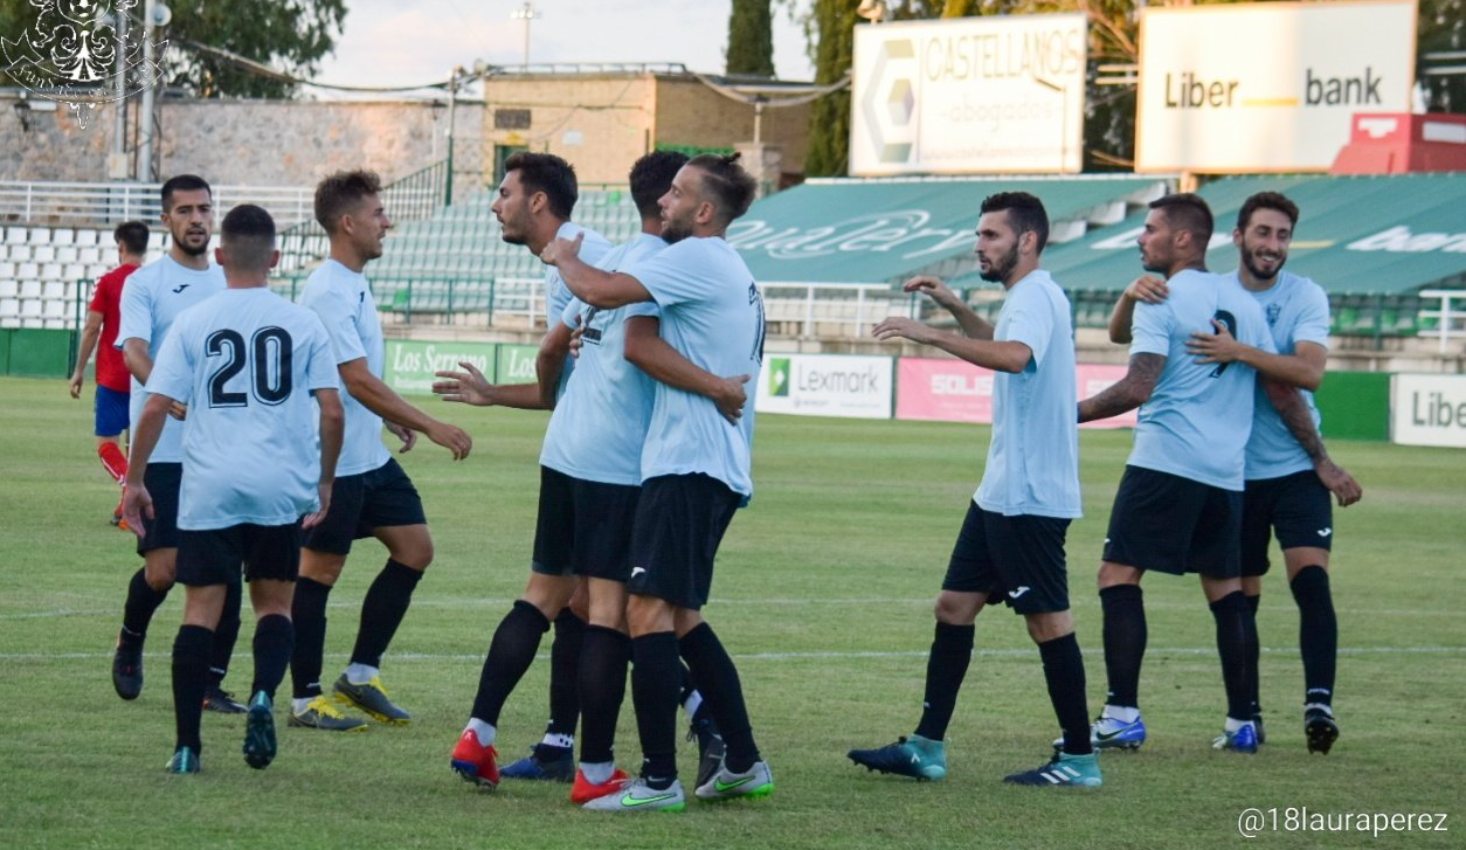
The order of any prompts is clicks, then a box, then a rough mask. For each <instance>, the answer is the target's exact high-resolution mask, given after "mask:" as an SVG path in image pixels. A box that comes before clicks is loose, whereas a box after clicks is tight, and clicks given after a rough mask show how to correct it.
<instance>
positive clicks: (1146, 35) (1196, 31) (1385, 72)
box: [1135, 0, 1416, 174]
mask: <svg viewBox="0 0 1466 850" xmlns="http://www.w3.org/2000/svg"><path fill="white" fill-rule="evenodd" d="M1415 15H1416V8H1415V2H1414V0H1404V2H1401V1H1400V0H1381V1H1380V2H1360V3H1248V4H1236V5H1231V4H1229V5H1216V6H1189V7H1185V8H1146V9H1143V10H1142V11H1141V17H1140V90H1139V93H1138V105H1137V107H1136V120H1135V125H1136V136H1135V170H1136V171H1197V172H1202V173H1207V174H1226V173H1256V172H1296V171H1327V170H1328V169H1329V166H1330V165H1332V164H1333V161H1334V157H1335V156H1337V155H1338V153H1339V149H1340V148H1341V147H1343V146H1344V145H1345V144H1347V143H1348V141H1349V133H1350V129H1351V127H1350V120H1351V116H1353V114H1354V113H1356V112H1409V111H1411V110H1410V106H1411V90H1412V88H1413V87H1414V85H1415V74H1414V66H1415Z"/></svg>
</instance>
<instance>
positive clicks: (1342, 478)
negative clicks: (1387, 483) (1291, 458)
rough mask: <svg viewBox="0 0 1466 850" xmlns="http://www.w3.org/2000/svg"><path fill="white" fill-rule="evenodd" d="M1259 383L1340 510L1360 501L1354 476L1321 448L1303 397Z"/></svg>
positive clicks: (1277, 384)
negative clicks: (1332, 495)
mask: <svg viewBox="0 0 1466 850" xmlns="http://www.w3.org/2000/svg"><path fill="white" fill-rule="evenodd" d="M1260 380H1262V382H1263V384H1262V386H1263V389H1264V390H1265V391H1266V392H1267V397H1268V401H1271V402H1272V404H1273V407H1275V408H1277V409H1278V414H1279V415H1280V416H1282V417H1283V424H1285V425H1287V426H1288V431H1289V433H1291V434H1292V435H1293V439H1295V440H1297V441H1298V445H1300V446H1302V447H1303V451H1304V452H1305V453H1307V455H1308V457H1309V459H1310V460H1312V461H1313V471H1314V472H1315V473H1316V474H1317V475H1318V480H1319V481H1322V482H1323V486H1325V487H1327V488H1328V490H1329V492H1330V493H1333V494H1334V497H1335V498H1336V499H1338V500H1339V507H1341V508H1347V507H1348V506H1350V505H1352V504H1354V503H1355V502H1357V501H1359V500H1360V498H1362V497H1363V496H1364V490H1363V488H1361V487H1360V486H1359V482H1357V481H1355V480H1354V476H1352V475H1350V474H1349V473H1348V472H1346V471H1345V470H1344V469H1343V468H1342V467H1340V466H1339V465H1338V464H1336V463H1334V462H1333V460H1332V459H1331V458H1329V453H1328V450H1327V449H1325V448H1324V445H1323V437H1322V436H1321V435H1320V434H1319V433H1318V428H1317V427H1315V426H1314V424H1313V417H1312V416H1310V415H1309V413H1308V405H1306V404H1304V402H1303V396H1301V395H1300V394H1299V393H1298V391H1297V390H1296V389H1294V388H1293V387H1291V386H1289V385H1287V384H1284V383H1280V382H1278V381H1274V380H1271V379H1268V378H1261V379H1260Z"/></svg>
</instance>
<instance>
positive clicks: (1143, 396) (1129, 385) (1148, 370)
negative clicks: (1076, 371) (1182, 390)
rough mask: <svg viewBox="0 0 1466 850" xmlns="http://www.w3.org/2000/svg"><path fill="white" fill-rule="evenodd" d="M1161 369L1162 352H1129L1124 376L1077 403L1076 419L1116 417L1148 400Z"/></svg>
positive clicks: (1087, 419)
mask: <svg viewBox="0 0 1466 850" xmlns="http://www.w3.org/2000/svg"><path fill="white" fill-rule="evenodd" d="M1164 368H1166V356H1165V355H1164V354H1134V355H1131V357H1130V368H1129V370H1128V371H1126V372H1125V377H1123V378H1121V379H1120V380H1118V381H1116V382H1115V383H1113V384H1111V385H1110V386H1109V387H1106V388H1105V390H1104V391H1103V392H1101V393H1100V394H1099V395H1096V396H1091V397H1089V398H1087V399H1085V400H1083V401H1081V402H1079V421H1080V422H1093V421H1094V420H1096V419H1108V418H1110V417H1111V416H1119V415H1120V414H1121V413H1125V412H1128V411H1131V410H1134V409H1135V408H1137V407H1139V406H1141V405H1142V404H1145V403H1146V402H1147V401H1150V394H1151V393H1153V392H1155V385H1156V382H1157V381H1159V380H1160V377H1161V370H1162V369H1164Z"/></svg>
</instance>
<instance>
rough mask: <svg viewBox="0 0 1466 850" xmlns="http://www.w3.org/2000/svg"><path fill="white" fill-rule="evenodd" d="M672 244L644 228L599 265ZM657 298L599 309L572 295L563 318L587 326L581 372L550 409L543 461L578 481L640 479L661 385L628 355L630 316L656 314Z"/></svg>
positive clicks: (627, 262)
mask: <svg viewBox="0 0 1466 850" xmlns="http://www.w3.org/2000/svg"><path fill="white" fill-rule="evenodd" d="M666 247H667V243H666V242H663V241H662V240H661V238H659V237H656V236H650V235H648V234H645V233H642V234H638V235H637V237H636V238H635V239H632V240H631V241H630V242H627V243H626V244H624V245H618V246H617V247H616V248H614V249H613V250H612V251H611V252H610V253H608V254H606V255H605V256H604V257H602V258H601V261H600V262H599V263H598V264H597V265H598V267H599V268H602V269H605V270H606V271H617V270H618V269H622V268H629V267H631V266H633V265H635V264H636V263H638V262H640V261H642V260H644V259H647V258H649V257H652V256H654V255H655V254H656V253H657V252H659V251H661V250H662V249H664V248H666ZM658 312H659V311H658V309H657V305H656V304H653V303H651V302H642V303H639V304H628V305H626V306H625V307H618V308H616V309H615V310H598V309H596V308H594V307H590V306H588V305H586V304H585V303H584V302H582V301H580V299H578V298H572V299H571V300H570V303H569V304H567V305H566V307H565V311H564V313H562V314H561V321H563V322H564V323H565V324H566V325H568V326H570V327H572V328H573V327H582V328H585V333H584V335H582V337H581V342H582V343H583V345H582V346H581V349H580V357H579V358H578V359H577V362H576V366H575V371H574V372H572V373H571V374H570V379H569V381H568V382H567V383H566V384H565V390H564V393H563V394H562V395H561V396H560V399H559V401H557V402H556V403H555V412H554V413H552V414H550V427H549V429H548V430H547V431H546V432H545V445H544V448H543V449H542V450H541V451H540V465H542V466H547V467H549V468H550V469H553V470H555V471H557V472H563V473H565V474H566V475H569V476H570V477H571V478H578V479H580V480H582V481H596V482H600V483H602V484H623V485H626V486H631V487H635V486H637V485H639V484H641V447H642V444H643V443H645V442H646V429H647V425H648V424H649V423H650V422H651V418H652V404H653V400H654V397H655V393H656V382H655V381H653V380H652V379H651V378H650V377H649V376H648V375H647V374H646V373H645V372H643V371H641V370H640V369H638V368H637V367H635V366H633V365H632V364H631V363H630V362H629V361H627V359H626V320H627V319H629V318H631V317H633V316H656V315H657V314H658Z"/></svg>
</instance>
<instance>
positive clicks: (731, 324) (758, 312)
mask: <svg viewBox="0 0 1466 850" xmlns="http://www.w3.org/2000/svg"><path fill="white" fill-rule="evenodd" d="M755 188H756V184H755V183H754V180H753V178H752V177H750V176H749V175H748V173H747V172H746V171H744V170H743V168H742V167H740V166H739V165H738V163H737V157H736V156H734V157H722V156H714V155H703V156H698V157H694V158H693V159H691V160H689V161H688V163H687V164H686V165H684V166H683V167H682V169H681V170H680V171H678V172H677V176H676V178H674V179H673V181H672V188H671V189H670V190H669V191H668V192H667V194H666V195H665V196H664V197H663V198H662V199H661V209H662V224H663V226H662V238H663V239H665V240H666V241H667V242H668V243H669V246H670V247H668V248H667V249H666V250H664V251H662V252H661V253H659V254H657V255H656V256H654V257H651V258H648V259H646V260H643V261H641V262H639V263H637V264H636V265H634V266H631V267H629V268H626V269H625V270H622V271H618V272H614V273H611V272H604V271H600V270H598V269H596V268H594V267H592V266H590V265H588V264H586V263H584V262H582V261H581V260H579V259H578V258H577V256H576V250H577V248H578V247H579V244H578V243H579V240H576V241H569V240H564V239H559V240H556V241H555V242H554V243H552V244H551V245H550V246H549V247H548V248H546V249H545V251H544V252H542V253H541V255H540V258H541V259H542V260H544V261H545V262H546V263H549V264H552V265H556V266H558V267H559V269H560V273H561V274H562V275H563V277H564V279H565V282H566V284H567V285H568V286H569V287H570V289H571V291H572V292H573V293H574V294H575V296H576V297H577V298H579V299H581V300H582V301H584V302H585V303H586V304H589V305H591V306H593V307H596V308H598V309H606V310H609V309H615V308H618V307H622V306H625V305H627V304H635V303H639V302H643V301H655V302H656V304H657V307H658V308H659V310H660V311H661V318H660V322H661V324H660V328H659V332H660V335H661V337H662V338H663V339H664V340H666V342H667V343H668V344H669V345H670V346H671V347H672V348H674V349H676V351H677V352H678V353H679V354H681V355H682V356H683V357H685V358H686V359H687V360H688V361H690V362H691V363H692V364H694V365H696V366H697V367H698V368H700V369H702V370H704V371H706V372H709V373H711V374H714V375H721V376H728V375H738V374H748V375H756V374H758V367H759V364H760V362H761V361H762V359H763V340H764V313H763V299H762V297H761V296H760V294H759V291H758V287H757V286H756V284H755V283H754V280H753V275H752V273H750V272H749V270H748V266H747V265H746V264H745V263H744V262H743V259H742V258H741V257H740V256H739V255H738V252H737V251H736V250H735V249H734V248H733V247H732V246H730V245H729V244H728V243H727V241H726V240H725V239H724V238H723V237H724V234H725V233H726V232H727V228H728V225H729V224H730V223H732V222H733V221H734V220H735V219H737V218H738V217H739V216H741V215H743V213H745V212H746V211H747V210H748V206H749V204H751V203H752V202H753V196H754V191H755ZM654 377H655V376H654ZM753 420H754V412H753V411H752V410H747V411H745V412H744V414H743V416H742V417H741V418H740V419H739V421H738V422H737V424H734V423H731V422H729V421H728V420H727V419H726V418H725V417H724V416H723V414H722V412H720V411H719V410H718V408H717V405H715V404H714V403H713V401H712V400H711V399H709V398H707V397H705V396H700V395H697V394H694V393H691V392H688V391H686V390H684V389H680V388H678V387H676V386H673V385H669V384H667V383H663V382H660V381H659V382H658V383H657V386H656V397H655V401H654V403H653V408H652V416H651V420H650V423H649V425H648V429H647V441H646V444H645V445H644V446H643V448H642V455H641V479H642V492H641V497H640V499H639V501H638V503H637V510H636V525H635V528H634V529H633V531H632V541H631V573H630V579H629V581H628V582H627V590H628V591H629V592H630V594H631V599H630V603H629V604H628V607H627V622H628V625H629V627H630V632H631V637H632V660H633V663H634V668H633V670H632V677H631V681H632V689H633V695H634V698H635V704H636V707H637V727H638V731H639V732H640V733H641V746H642V756H643V761H642V770H641V776H640V777H639V778H638V779H636V780H634V781H632V782H630V783H628V784H627V785H626V786H624V787H623V788H622V789H621V790H620V791H619V792H617V793H615V794H610V795H607V796H604V797H600V798H598V799H595V800H592V801H590V802H589V803H586V804H585V808H588V809H592V810H595V811H613V812H614V811H625V812H631V811H660V810H677V809H681V808H683V807H685V806H686V802H685V801H686V796H685V794H684V793H683V791H682V785H681V783H680V782H678V781H677V763H676V749H677V744H676V711H677V708H676V705H677V694H678V689H679V679H680V676H679V669H680V667H681V664H680V662H679V661H678V655H679V652H680V654H681V656H682V658H683V659H684V660H686V662H687V665H688V667H689V668H691V670H692V675H693V678H694V680H695V681H696V682H697V685H698V688H699V689H700V690H701V691H702V693H703V695H704V697H705V698H706V699H707V701H708V703H709V705H710V707H711V710H712V713H713V717H715V718H716V719H717V722H718V727H719V729H720V731H721V732H722V734H723V739H724V741H725V743H726V754H725V756H724V759H723V765H722V767H721V768H720V769H718V770H717V771H716V772H715V773H714V774H713V776H712V777H711V778H710V779H708V781H707V782H706V783H705V784H703V785H700V786H698V788H697V796H698V797H699V798H701V799H704V800H717V799H726V798H730V797H735V796H763V795H766V794H769V793H771V792H772V791H773V788H774V782H773V776H772V774H771V773H770V771H769V766H768V764H767V763H766V762H765V761H764V760H763V759H762V757H761V756H760V755H759V752H758V747H757V745H756V744H755V742H754V738H753V731H752V728H751V726H750V724H749V721H748V709H747V706H746V705H745V704H744V700H743V690H742V685H741V684H740V683H739V679H738V671H737V668H736V667H735V666H734V664H733V661H732V659H731V658H729V656H728V653H727V651H726V650H725V649H724V648H723V645H722V643H721V642H720V641H719V640H718V638H717V636H716V635H715V634H714V633H713V631H712V629H711V628H710V627H709V626H708V624H707V623H705V622H703V620H702V618H701V615H700V614H699V610H700V609H701V608H702V606H703V605H704V604H705V603H706V602H707V598H708V592H709V589H710V587H711V584H712V577H713V559H714V556H715V555H716V552H717V548H718V544H719V543H720V542H721V540H722V537H723V534H724V532H725V531H726V530H727V528H728V524H729V523H730V522H731V521H732V519H733V513H734V511H735V510H736V509H737V508H738V507H739V506H740V505H741V504H744V503H746V502H747V500H748V499H749V498H750V497H751V496H752V494H753V480H752V467H751V463H750V460H751V450H752V442H753V424H754V423H753Z"/></svg>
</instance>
